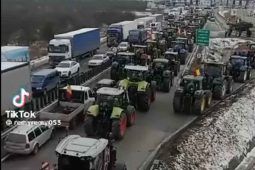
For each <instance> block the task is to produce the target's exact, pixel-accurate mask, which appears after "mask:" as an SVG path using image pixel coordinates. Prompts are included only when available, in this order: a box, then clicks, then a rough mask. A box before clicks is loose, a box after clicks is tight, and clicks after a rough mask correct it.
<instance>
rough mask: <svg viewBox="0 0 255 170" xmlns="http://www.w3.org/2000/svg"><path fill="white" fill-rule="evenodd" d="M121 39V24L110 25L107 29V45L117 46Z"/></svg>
mask: <svg viewBox="0 0 255 170" xmlns="http://www.w3.org/2000/svg"><path fill="white" fill-rule="evenodd" d="M122 39H123V30H122V26H121V25H114V26H110V27H109V28H108V29H107V46H108V47H112V46H118V44H119V43H120V42H121V41H122Z"/></svg>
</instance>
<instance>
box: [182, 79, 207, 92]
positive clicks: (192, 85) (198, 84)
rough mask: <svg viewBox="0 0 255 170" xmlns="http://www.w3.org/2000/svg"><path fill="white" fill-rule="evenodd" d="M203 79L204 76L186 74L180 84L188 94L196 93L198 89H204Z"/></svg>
mask: <svg viewBox="0 0 255 170" xmlns="http://www.w3.org/2000/svg"><path fill="white" fill-rule="evenodd" d="M203 79H204V77H202V76H194V75H186V76H184V77H183V79H182V81H181V83H180V86H181V87H183V90H184V92H185V93H187V94H194V93H195V91H197V90H202V89H203Z"/></svg>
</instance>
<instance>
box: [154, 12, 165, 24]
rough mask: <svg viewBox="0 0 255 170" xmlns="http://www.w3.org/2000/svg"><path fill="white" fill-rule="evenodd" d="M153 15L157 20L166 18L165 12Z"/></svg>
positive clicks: (160, 20)
mask: <svg viewBox="0 0 255 170" xmlns="http://www.w3.org/2000/svg"><path fill="white" fill-rule="evenodd" d="M151 16H152V17H155V20H156V22H162V21H163V19H164V16H163V14H153V15H151Z"/></svg>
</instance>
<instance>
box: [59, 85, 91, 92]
mask: <svg viewBox="0 0 255 170" xmlns="http://www.w3.org/2000/svg"><path fill="white" fill-rule="evenodd" d="M67 88H68V86H65V87H63V88H62V89H63V90H66V89H67ZM70 88H71V90H74V91H88V90H90V88H89V87H85V86H79V85H70Z"/></svg>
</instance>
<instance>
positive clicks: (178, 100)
mask: <svg viewBox="0 0 255 170" xmlns="http://www.w3.org/2000/svg"><path fill="white" fill-rule="evenodd" d="M173 109H174V112H175V113H179V112H181V109H182V96H181V94H179V93H175V94H174V99H173Z"/></svg>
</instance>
